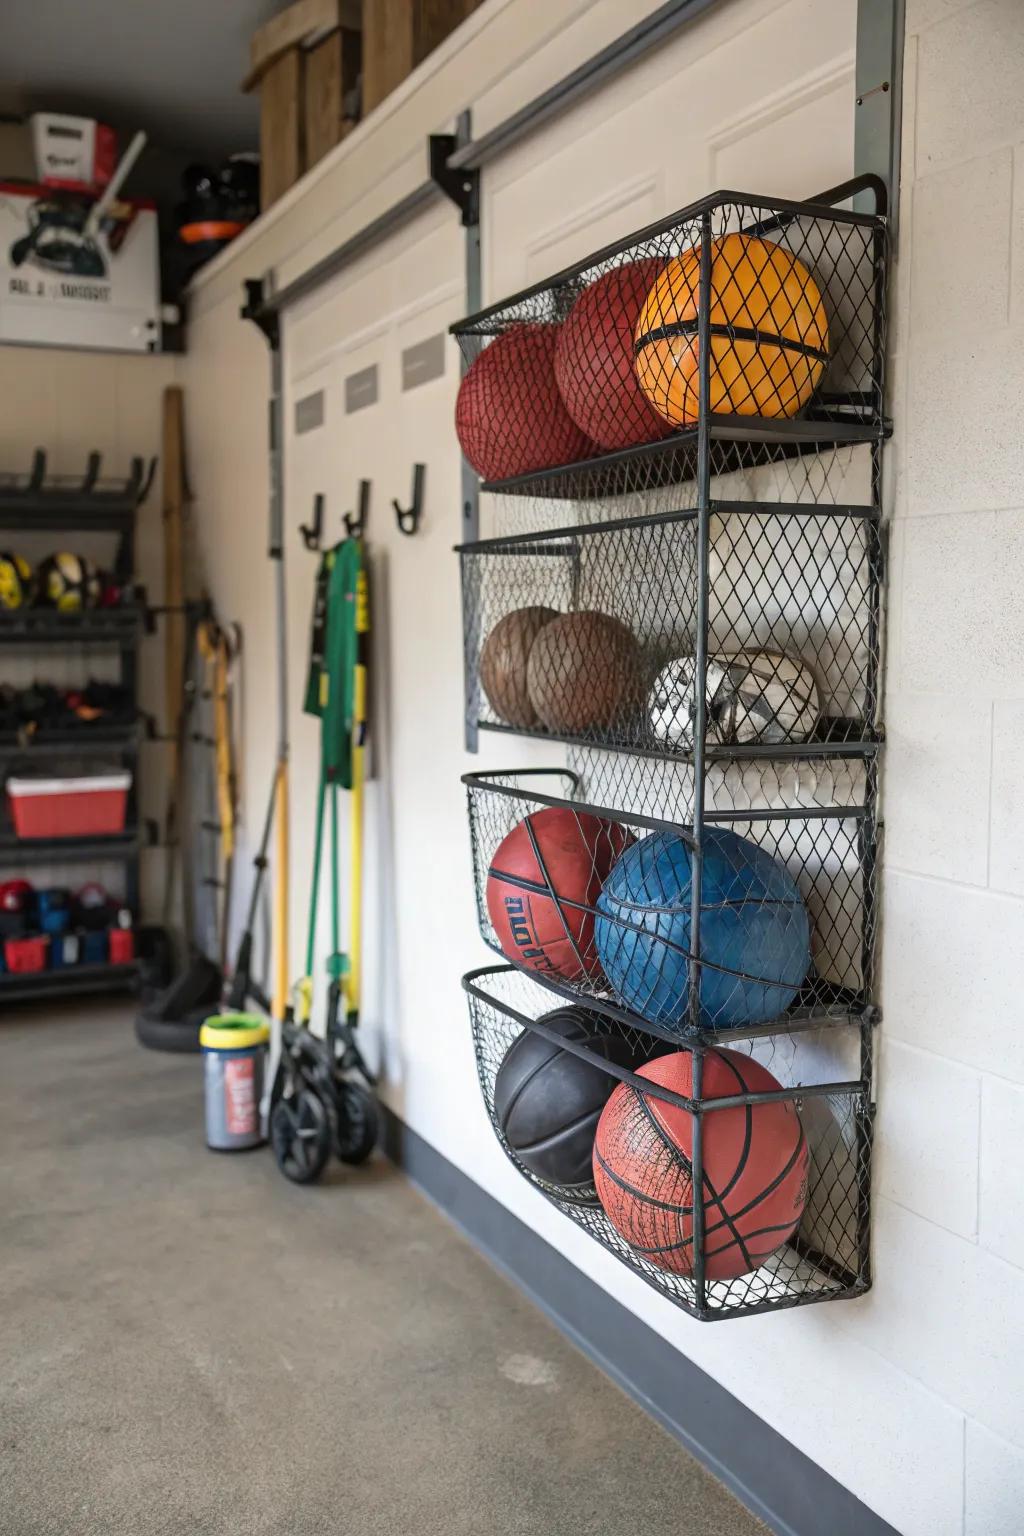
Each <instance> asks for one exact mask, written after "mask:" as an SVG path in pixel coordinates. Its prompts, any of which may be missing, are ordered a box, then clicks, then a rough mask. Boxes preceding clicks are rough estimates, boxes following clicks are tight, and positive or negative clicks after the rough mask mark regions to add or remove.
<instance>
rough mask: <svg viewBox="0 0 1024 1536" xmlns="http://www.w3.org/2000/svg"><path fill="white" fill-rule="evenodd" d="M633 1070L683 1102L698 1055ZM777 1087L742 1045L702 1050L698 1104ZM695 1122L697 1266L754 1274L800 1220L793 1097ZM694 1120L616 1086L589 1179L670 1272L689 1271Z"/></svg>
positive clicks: (802, 1180) (799, 1145)
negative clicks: (699, 1172)
mask: <svg viewBox="0 0 1024 1536" xmlns="http://www.w3.org/2000/svg"><path fill="white" fill-rule="evenodd" d="M638 1075H639V1076H640V1077H646V1078H649V1079H650V1081H651V1082H652V1083H657V1084H658V1085H659V1086H660V1087H662V1088H669V1089H671V1090H672V1092H673V1093H678V1094H681V1095H682V1096H683V1097H684V1098H690V1097H691V1096H692V1093H693V1056H692V1054H691V1052H690V1051H675V1052H673V1054H672V1055H670V1056H662V1057H661V1058H660V1059H659V1060H657V1061H652V1062H649V1063H648V1064H647V1066H645V1067H640V1068H639V1071H638ZM781 1086H782V1085H781V1083H779V1082H778V1081H777V1080H776V1079H775V1078H774V1077H773V1076H772V1074H771V1073H770V1072H769V1071H768V1069H767V1068H766V1067H763V1066H761V1064H760V1062H757V1061H754V1060H753V1059H752V1058H751V1057H749V1056H745V1055H743V1054H742V1053H741V1052H739V1051H731V1050H721V1049H719V1050H709V1051H706V1052H705V1055H704V1068H703V1081H702V1084H701V1097H702V1100H707V1099H724V1098H731V1097H732V1096H733V1095H734V1094H746V1093H773V1092H777V1091H778V1090H779V1089H780V1088H781ZM702 1122H703V1126H702V1132H701V1156H702V1162H703V1180H702V1183H703V1190H702V1205H703V1211H704V1245H703V1246H704V1273H705V1276H706V1278H707V1279H709V1280H732V1279H735V1278H736V1277H737V1276H739V1275H745V1274H748V1273H749V1272H750V1271H751V1270H752V1269H757V1268H758V1266H759V1265H761V1264H763V1263H764V1261H765V1260H766V1259H767V1258H769V1257H770V1256H771V1254H773V1253H774V1252H775V1251H776V1249H778V1248H780V1247H781V1246H782V1245H783V1243H785V1242H786V1241H787V1240H788V1239H789V1238H790V1237H791V1236H792V1235H793V1232H794V1231H795V1230H796V1228H797V1226H798V1225H799V1223H800V1218H801V1216H802V1215H803V1211H804V1206H805V1205H806V1203H807V1176H808V1167H809V1158H808V1152H807V1142H806V1139H805V1137H804V1132H803V1127H802V1125H801V1123H800V1116H799V1114H798V1113H797V1110H796V1106H795V1105H794V1104H793V1103H792V1101H791V1100H788V1099H780V1100H776V1101H774V1102H771V1103H767V1104H764V1103H761V1104H737V1105H734V1106H731V1107H728V1108H725V1109H711V1110H707V1111H706V1112H705V1113H704V1115H703V1117H702ZM694 1124H695V1118H694V1116H693V1115H692V1114H691V1113H690V1111H689V1110H686V1109H683V1108H681V1107H680V1106H679V1105H676V1104H666V1103H665V1102H664V1100H661V1099H657V1098H654V1097H653V1096H652V1095H650V1094H646V1093H643V1092H641V1091H640V1090H639V1089H637V1088H634V1087H633V1086H632V1085H631V1084H629V1083H620V1084H619V1086H618V1087H617V1088H616V1089H615V1091H614V1092H613V1093H612V1095H611V1097H610V1099H609V1100H608V1103H607V1104H606V1105H605V1107H604V1109H603V1111H602V1113H601V1118H600V1119H599V1120H598V1123H597V1134H596V1137H595V1139H594V1182H595V1184H596V1186H597V1193H598V1197H599V1199H600V1201H601V1204H602V1206H603V1207H604V1211H605V1215H606V1216H607V1217H608V1220H609V1221H610V1222H611V1224H612V1226H613V1227H614V1228H615V1230H616V1232H618V1233H619V1235H620V1236H621V1237H623V1238H625V1240H626V1242H627V1243H628V1244H629V1246H630V1247H631V1248H633V1249H635V1251H636V1252H637V1253H639V1254H641V1255H642V1256H643V1258H645V1259H647V1260H648V1261H649V1262H650V1263H651V1264H654V1265H656V1266H657V1267H658V1268H659V1269H665V1270H669V1271H671V1273H673V1274H676V1275H692V1274H693V1271H694V1242H693V1213H694V1206H695V1199H694V1188H693V1168H692V1159H693V1132H694Z"/></svg>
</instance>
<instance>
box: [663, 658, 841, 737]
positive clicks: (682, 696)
mask: <svg viewBox="0 0 1024 1536" xmlns="http://www.w3.org/2000/svg"><path fill="white" fill-rule="evenodd" d="M696 670H697V662H696V658H695V657H693V656H679V657H677V658H676V660H675V661H670V662H669V664H668V666H667V667H663V668H662V670H661V671H660V672H659V673H658V676H657V678H656V680H655V683H654V687H653V688H652V690H651V696H650V700H649V702H648V711H649V713H650V718H651V729H652V730H653V732H654V734H655V736H656V737H657V738H658V740H659V741H663V742H665V744H666V745H667V746H670V747H675V748H676V749H679V748H682V749H683V750H686V751H689V750H690V749H691V748H692V747H693V731H694V721H695V718H696V713H697V704H696V688H695V674H696ZM820 713H821V704H820V701H819V697H818V685H817V683H816V682H815V680H814V677H813V674H812V673H811V671H810V669H809V668H808V667H806V666H804V664H803V662H802V661H800V660H799V659H798V658H797V657H795V656H787V655H786V654H785V653H783V652H782V651H740V652H738V653H737V654H736V655H733V656H709V657H708V661H707V672H706V704H705V719H706V722H707V724H706V737H707V740H708V741H709V742H714V743H716V744H719V745H722V746H748V745H750V744H752V743H754V742H764V743H766V744H770V745H772V746H777V745H779V744H780V743H781V742H785V741H806V740H807V738H808V737H809V736H810V734H811V732H812V731H813V730H814V727H815V726H816V725H817V723H818V717H819V715H820Z"/></svg>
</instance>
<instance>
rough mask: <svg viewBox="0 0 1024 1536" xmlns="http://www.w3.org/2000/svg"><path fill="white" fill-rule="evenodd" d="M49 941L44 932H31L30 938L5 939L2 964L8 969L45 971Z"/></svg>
mask: <svg viewBox="0 0 1024 1536" xmlns="http://www.w3.org/2000/svg"><path fill="white" fill-rule="evenodd" d="M49 943H50V940H49V938H48V937H47V935H46V934H45V933H36V934H33V935H32V937H31V938H30V939H7V940H6V942H5V944H4V964H5V965H6V967H7V969H8V970H9V971H20V972H26V971H45V969H46V950H47V947H48V945H49Z"/></svg>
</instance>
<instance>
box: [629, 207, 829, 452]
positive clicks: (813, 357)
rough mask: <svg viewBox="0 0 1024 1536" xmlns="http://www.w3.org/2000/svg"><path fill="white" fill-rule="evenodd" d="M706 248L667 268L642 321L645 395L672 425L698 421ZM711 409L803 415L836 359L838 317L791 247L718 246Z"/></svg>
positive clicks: (749, 239)
mask: <svg viewBox="0 0 1024 1536" xmlns="http://www.w3.org/2000/svg"><path fill="white" fill-rule="evenodd" d="M699 295H700V247H699V246H697V247H694V248H693V249H692V250H689V251H685V252H684V253H683V255H682V256H677V257H676V258H675V260H673V261H670V262H669V264H668V266H667V267H665V269H664V271H663V272H662V273H661V276H660V277H659V278H658V280H657V282H656V283H655V284H654V287H653V288H652V289H651V291H650V293H649V294H648V295H647V301H646V303H645V304H644V307H643V309H642V310H641V311H640V318H639V320H638V321H637V327H636V338H635V351H636V373H637V378H638V379H639V381H640V388H641V389H642V390H643V392H644V394H645V395H646V396H647V398H648V400H649V401H650V402H651V404H652V405H653V406H654V408H655V410H656V411H658V412H660V414H661V415H662V416H664V417H665V419H666V420H667V421H671V422H673V423H675V424H676V425H677V426H688V425H691V424H692V423H694V422H695V421H696V420H697V417H698V414H699V409H698V385H699V380H698V367H697V309H698V301H699ZM710 323H711V378H710V389H709V394H710V401H709V403H710V408H711V410H712V411H713V412H715V413H725V414H734V415H737V416H768V417H778V416H795V415H796V413H797V411H798V410H800V408H801V406H803V405H806V403H807V401H808V400H809V399H810V398H811V395H812V394H813V393H814V390H815V388H816V387H817V384H818V382H819V380H820V379H821V376H822V374H823V373H824V371H825V364H826V363H827V361H828V355H829V354H828V320H827V318H826V315H825V306H824V304H823V303H822V301H821V294H820V293H819V292H818V287H817V284H816V283H815V281H814V279H813V277H812V276H811V274H810V272H809V271H808V270H807V268H806V267H805V266H804V264H803V262H802V261H799V260H798V259H797V257H795V256H792V255H791V254H790V253H789V251H787V250H785V249H784V248H783V247H782V246H781V245H775V244H774V243H773V242H772V241H770V240H758V239H756V238H755V237H754V236H752V235H724V236H723V237H722V238H721V239H719V240H715V241H713V242H712V246H711V314H710Z"/></svg>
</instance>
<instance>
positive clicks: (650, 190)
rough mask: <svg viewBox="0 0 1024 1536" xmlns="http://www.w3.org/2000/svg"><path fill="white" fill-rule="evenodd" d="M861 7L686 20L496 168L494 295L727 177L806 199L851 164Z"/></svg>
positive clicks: (488, 209) (800, 5) (487, 225)
mask: <svg viewBox="0 0 1024 1536" xmlns="http://www.w3.org/2000/svg"><path fill="white" fill-rule="evenodd" d="M856 9H857V8H856V0H829V3H828V4H827V5H822V4H821V3H820V0H788V3H787V4H784V5H781V6H778V7H775V8H774V9H773V10H772V11H771V12H770V13H769V14H768V15H765V14H764V12H765V6H764V5H763V4H762V3H758V0H749V3H743V0H732V3H731V4H728V5H726V6H725V7H724V8H723V15H726V14H728V15H729V16H730V18H731V20H732V21H733V22H734V23H735V22H737V21H738V19H739V17H740V16H741V15H742V13H743V12H744V11H747V12H748V13H749V24H748V25H746V26H744V27H738V26H737V27H736V28H735V29H734V30H733V31H732V33H731V34H729V35H727V36H726V37H724V38H723V37H722V34H721V29H714V28H707V29H704V28H701V27H697V28H692V29H685V30H684V31H683V32H681V33H680V34H679V36H678V37H677V38H676V39H675V40H674V41H673V42H672V43H670V44H669V45H667V46H666V47H665V48H663V49H662V50H661V51H659V52H658V53H656V54H654V55H653V56H652V57H651V58H650V59H649V60H648V61H646V62H645V63H643V64H641V65H639V66H638V67H637V68H636V69H634V70H631V71H629V72H628V73H627V74H626V75H624V76H623V77H621V78H620V79H619V80H618V81H616V83H615V84H614V85H613V86H611V87H609V89H608V90H607V91H605V92H603V93H601V94H600V95H598V96H596V97H593V98H591V99H590V100H589V101H588V102H586V103H584V104H583V105H581V106H580V107H578V108H576V109H575V110H573V111H571V112H567V113H566V114H565V115H564V116H563V117H562V118H561V119H559V120H558V122H557V123H555V124H554V125H553V126H552V128H551V129H549V130H545V132H543V133H540V134H537V135H536V136H535V137H533V138H531V139H528V140H527V141H525V143H524V144H523V145H522V146H521V147H520V148H519V149H518V150H515V151H513V152H512V153H510V154H509V155H508V156H507V157H505V159H503V160H502V161H500V162H499V163H498V164H497V165H496V166H494V167H488V168H487V169H486V170H485V172H484V244H483V252H484V292H485V296H486V298H487V299H488V301H492V300H497V299H500V298H501V297H502V296H503V295H505V294H507V293H511V292H513V291H515V289H517V288H520V287H522V286H523V285H524V284H526V283H528V282H532V281H536V280H537V279H538V278H540V277H543V276H545V275H547V274H548V273H550V272H553V271H557V270H558V269H559V267H560V266H562V265H565V264H566V263H567V262H571V261H575V260H578V259H580V258H581V257H583V256H585V255H586V254H587V253H588V252H589V251H591V250H594V249H596V248H598V247H600V246H601V245H602V244H604V243H607V242H608V241H610V240H614V239H617V238H619V237H620V236H623V235H628V234H629V233H630V231H631V230H633V229H636V228H638V227H640V226H641V225H642V224H643V223H645V222H647V221H649V220H651V219H656V218H659V217H662V216H664V215H665V214H669V213H671V212H672V211H673V209H675V208H678V207H682V206H683V205H684V204H686V203H688V202H693V201H694V200H696V199H697V198H699V197H703V196H704V195H705V194H706V193H708V192H712V191H715V190H716V189H717V188H719V187H721V186H723V185H724V186H729V187H732V188H733V189H735V190H739V191H747V192H756V191H761V192H766V193H769V194H775V195H776V196H780V197H789V196H797V197H800V196H807V195H809V194H810V193H813V192H816V191H821V190H822V189H823V188H825V187H827V186H830V185H833V184H834V183H836V182H838V181H842V180H844V179H845V178H846V177H848V176H849V175H850V174H852V164H853V57H854V53H853V50H854V40H855V30H856ZM700 45H703V46H704V47H706V48H708V49H709V51H708V52H706V53H703V54H701V53H699V52H697V51H696V50H697V48H698V46H700ZM542 254H543V255H544V256H545V257H546V256H547V255H548V254H550V257H551V260H550V261H548V262H544V261H542V260H540V259H539V258H540V256H541V255H542Z"/></svg>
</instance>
